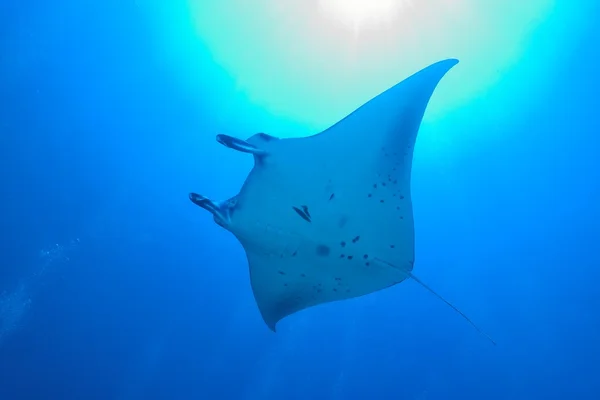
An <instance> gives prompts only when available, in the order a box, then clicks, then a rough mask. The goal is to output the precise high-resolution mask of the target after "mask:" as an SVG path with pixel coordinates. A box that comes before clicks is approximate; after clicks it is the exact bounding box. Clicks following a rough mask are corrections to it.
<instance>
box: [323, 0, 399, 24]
mask: <svg viewBox="0 0 600 400" xmlns="http://www.w3.org/2000/svg"><path fill="white" fill-rule="evenodd" d="M409 2H410V0H377V1H374V0H320V1H319V6H320V7H321V10H322V11H323V12H324V13H326V14H328V15H329V16H330V17H332V18H334V19H336V20H338V21H339V22H341V23H343V24H347V25H350V26H352V27H353V28H354V29H355V30H359V29H360V28H362V27H363V26H365V25H369V24H371V25H377V24H380V23H382V22H385V23H390V22H392V21H393V20H394V19H396V18H397V17H398V15H399V14H400V11H401V10H402V8H403V7H404V6H406V5H409Z"/></svg>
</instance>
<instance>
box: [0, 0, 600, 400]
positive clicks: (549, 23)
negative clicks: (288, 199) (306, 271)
mask: <svg viewBox="0 0 600 400" xmlns="http://www.w3.org/2000/svg"><path fill="white" fill-rule="evenodd" d="M599 16H600V5H599V4H598V3H597V2H595V1H593V0H573V1H558V0H529V1H520V0H505V1H477V0H379V1H376V0H370V1H367V0H346V1H342V0H253V1H249V0H172V1H168V2H167V1H158V0H147V1H143V0H120V1H117V0H105V1H97V2H89V1H76V0H57V1H54V2H44V1H38V0H33V1H28V2H19V1H16V0H3V1H0V105H1V107H0V187H1V188H2V196H1V197H0V206H1V217H0V229H1V230H0V235H1V239H2V240H1V241H0V260H1V261H0V400H20V399H42V400H49V399H65V400H70V399H77V400H78V399H86V400H92V399H102V400H108V399H115V400H136V399H149V400H154V399H157V400H159V399H169V400H180V399H181V400H187V399H211V400H212V399H214V400H220V399H239V400H255V399H256V400H258V399H260V400H263V399H264V400H269V399H278V400H280V399H290V400H291V399H298V400H300V399H314V400H325V399H327V400H346V399H348V400H355V399H356V400H359V399H393V400H398V399H407V400H437V399H442V400H443V399H461V400H464V399H489V400H508V399H510V400H519V399H527V400H529V399H544V400H554V399H556V400H565V399H569V400H579V399H582V400H587V399H593V400H596V399H599V398H600V341H599V340H598V338H599V337H600V292H599V291H598V284H597V281H598V280H599V279H600V268H599V267H600V251H599V246H600V205H599V204H600V158H599V156H598V154H599V153H600V139H599V138H598V133H599V132H600V113H599V112H600V111H599V110H600V106H599V104H600V102H599V100H598V93H600V77H598V65H599V64H600V46H599V45H598V43H600V28H598V27H597V20H598V17H599ZM449 58H456V59H458V60H460V62H459V63H458V64H457V65H456V66H454V67H453V68H452V70H450V71H449V72H448V74H447V75H446V76H445V77H444V78H443V79H442V80H441V81H440V83H439V85H438V86H437V88H436V89H435V91H434V92H433V95H432V97H431V100H430V101H429V105H428V107H427V110H426V111H425V114H424V117H423V120H422V124H421V126H420V129H419V135H418V137H417V140H416V145H415V148H414V156H413V163H412V178H411V185H412V206H413V212H414V230H415V237H414V239H415V248H414V251H415V262H414V271H413V272H414V273H415V276H418V277H419V279H420V280H422V281H423V282H426V284H427V285H428V286H431V287H432V288H434V289H435V290H436V292H438V293H440V294H441V295H442V296H443V297H444V298H445V299H447V300H448V301H450V302H451V303H452V304H454V305H455V306H456V307H458V308H459V309H460V310H461V311H462V312H464V313H465V314H466V315H468V316H469V318H471V319H472V320H473V321H474V322H475V323H476V324H477V326H478V327H480V328H481V329H482V330H483V331H484V332H485V333H486V334H488V335H489V336H490V337H491V338H493V340H494V341H495V342H496V345H494V344H493V343H491V342H490V341H489V340H487V339H486V338H485V336H482V335H480V334H479V333H478V332H477V331H476V330H475V329H473V327H472V326H471V325H469V324H468V323H467V322H466V321H465V320H464V319H463V318H461V317H460V315H458V314H457V313H456V312H455V311H453V310H452V309H451V308H449V307H448V306H447V305H446V304H444V303H443V302H442V301H440V299H438V298H436V297H435V296H433V295H432V294H431V293H430V292H428V291H427V290H425V289H424V288H423V287H422V286H421V285H419V283H418V282H417V281H415V280H413V279H407V280H406V281H404V282H402V283H399V284H397V285H394V286H392V287H389V288H387V289H384V290H380V291H376V292H374V293H371V294H367V295H364V296H359V297H355V298H351V299H346V300H341V301H334V302H328V303H326V304H320V305H316V306H314V307H309V308H306V309H304V310H302V311H299V312H297V313H293V314H291V315H289V316H287V317H285V318H283V319H282V320H281V321H280V322H278V324H277V331H276V332H273V331H272V330H271V329H269V327H268V326H267V324H265V321H264V320H263V317H262V316H261V312H260V311H259V308H258V307H257V302H256V301H255V297H254V293H253V290H252V286H251V283H250V278H249V262H248V260H247V258H246V254H245V251H244V247H243V246H242V245H241V244H240V242H239V241H238V240H237V239H236V237H235V236H234V235H232V234H231V233H230V232H227V230H225V229H223V228H222V227H220V226H218V225H217V224H215V221H214V220H213V216H212V215H210V214H209V213H208V212H206V211H204V210H201V209H200V208H199V207H197V206H196V205H194V204H193V203H192V202H190V200H189V198H188V193H190V192H198V193H202V194H203V195H206V196H209V197H210V198H212V199H216V200H225V199H229V198H231V197H232V196H234V195H236V194H237V193H238V192H239V191H240V188H241V187H242V184H244V182H245V180H246V177H247V176H248V174H249V172H250V170H251V169H252V167H253V161H252V157H250V156H248V155H242V154H240V153H238V152H235V151H232V150H231V149H228V148H225V147H224V146H222V145H221V144H219V143H218V142H217V141H216V140H215V138H216V136H217V135H218V134H226V135H230V136H232V137H237V138H240V139H244V140H245V139H247V138H250V137H251V136H252V135H254V134H256V133H259V132H264V133H267V134H269V135H272V136H275V137H278V138H300V137H306V136H310V135H314V134H317V133H319V132H322V131H324V130H325V129H327V128H329V127H330V126H332V125H333V124H335V123H336V122H338V121H339V120H341V119H342V118H344V117H345V116H346V115H348V114H349V113H351V112H352V111H354V110H355V109H356V108H358V107H359V106H361V105H362V104H364V103H365V102H367V101H368V100H370V99H372V98H373V97H375V96H377V95H378V94H380V93H382V92H383V91H385V90H386V89H388V88H390V87H392V86H394V85H395V84H397V83H398V82H401V81H402V80H404V79H406V78H407V77H409V76H410V75H412V74H414V73H416V72H417V71H419V70H421V69H422V68H425V67H427V66H428V65H431V64H433V63H436V62H438V61H440V60H444V59H449ZM293 184H294V182H281V185H293ZM355 212H356V213H359V212H362V211H360V210H356V211H355ZM299 214H301V212H300V211H299ZM256 218H257V219H258V218H259V217H256ZM303 218H304V217H303Z"/></svg>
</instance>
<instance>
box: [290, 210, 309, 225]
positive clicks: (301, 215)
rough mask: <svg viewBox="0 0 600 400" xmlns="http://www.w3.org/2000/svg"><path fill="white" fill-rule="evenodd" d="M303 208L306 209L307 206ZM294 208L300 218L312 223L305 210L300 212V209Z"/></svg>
mask: <svg viewBox="0 0 600 400" xmlns="http://www.w3.org/2000/svg"><path fill="white" fill-rule="evenodd" d="M303 207H306V206H303ZM292 208H293V209H294V211H296V212H297V213H298V215H299V216H300V217H302V219H303V220H305V221H306V222H311V220H310V215H309V214H307V213H306V212H304V211H303V210H300V209H299V208H298V207H293V206H292Z"/></svg>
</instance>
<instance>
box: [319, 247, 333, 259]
mask: <svg viewBox="0 0 600 400" xmlns="http://www.w3.org/2000/svg"><path fill="white" fill-rule="evenodd" d="M330 252H331V249H330V248H329V246H325V245H324V244H320V245H318V246H317V255H318V256H321V257H327V256H328V255H329V253H330Z"/></svg>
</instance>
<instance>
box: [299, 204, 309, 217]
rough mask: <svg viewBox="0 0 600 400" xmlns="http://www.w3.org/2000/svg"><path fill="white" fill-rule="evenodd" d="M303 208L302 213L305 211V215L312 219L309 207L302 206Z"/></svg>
mask: <svg viewBox="0 0 600 400" xmlns="http://www.w3.org/2000/svg"><path fill="white" fill-rule="evenodd" d="M301 207H302V211H304V213H305V214H306V215H308V218H310V213H309V212H308V207H307V206H301Z"/></svg>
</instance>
